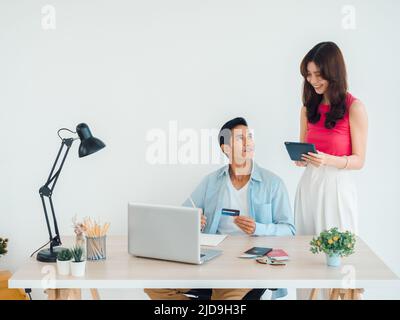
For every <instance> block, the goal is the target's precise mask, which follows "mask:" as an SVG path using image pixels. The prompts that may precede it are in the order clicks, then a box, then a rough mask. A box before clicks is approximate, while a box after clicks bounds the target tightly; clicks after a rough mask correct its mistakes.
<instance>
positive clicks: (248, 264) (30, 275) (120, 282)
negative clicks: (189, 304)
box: [9, 236, 400, 288]
mask: <svg viewBox="0 0 400 320" xmlns="http://www.w3.org/2000/svg"><path fill="white" fill-rule="evenodd" d="M311 238H312V237H311V236H296V237H248V236H235V237H233V236H228V237H227V238H226V239H225V240H224V241H223V242H222V243H221V244H220V245H219V246H218V247H217V249H221V250H223V254H222V255H221V256H219V257H217V258H215V259H213V260H212V261H209V262H207V263H205V264H203V265H190V264H184V263H177V262H170V261H161V260H154V259H146V258H137V257H133V256H131V255H129V254H128V252H127V237H126V236H110V237H108V238H107V260H104V261H95V262H91V261H88V262H87V266H86V275H85V276H84V277H82V278H75V277H72V276H59V275H57V272H56V264H46V263H41V262H38V261H36V260H35V259H34V258H32V259H30V260H29V261H28V262H27V263H26V264H25V265H24V266H22V267H21V268H20V269H19V270H17V272H16V273H14V275H13V276H12V278H11V279H10V281H9V286H10V287H11V288H211V287H212V288H370V287H381V288H388V287H400V282H399V278H398V277H397V276H396V275H395V274H394V273H393V272H392V271H391V270H390V269H389V268H388V267H387V266H386V265H385V264H384V263H383V262H382V260H380V259H379V258H378V257H377V256H376V255H375V253H374V252H373V251H372V250H371V249H370V248H369V247H368V246H367V245H366V244H365V243H364V241H362V240H361V239H358V240H357V243H356V253H355V254H353V255H351V256H350V257H347V258H343V259H342V266H341V267H339V268H333V267H328V266H327V265H326V260H325V255H324V254H318V255H314V254H312V253H311V252H310V251H309V247H310V246H309V242H310V240H311ZM63 240H64V241H63V242H64V243H65V245H66V246H68V245H69V244H71V241H72V240H73V238H72V237H66V238H64V239H63ZM253 246H261V247H271V248H281V249H284V250H285V251H286V252H287V253H288V254H289V256H290V261H289V262H288V264H287V265H286V266H270V265H263V264H260V263H257V262H256V261H255V260H248V259H240V258H238V257H237V256H238V255H240V254H241V253H242V252H244V251H246V250H247V249H249V248H251V247H253Z"/></svg>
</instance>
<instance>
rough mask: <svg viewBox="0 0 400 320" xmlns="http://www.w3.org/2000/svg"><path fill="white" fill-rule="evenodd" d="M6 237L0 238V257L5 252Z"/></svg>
mask: <svg viewBox="0 0 400 320" xmlns="http://www.w3.org/2000/svg"><path fill="white" fill-rule="evenodd" d="M7 244H8V239H3V238H0V257H1V256H2V255H4V254H6V253H7Z"/></svg>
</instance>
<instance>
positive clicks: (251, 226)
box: [234, 216, 256, 234]
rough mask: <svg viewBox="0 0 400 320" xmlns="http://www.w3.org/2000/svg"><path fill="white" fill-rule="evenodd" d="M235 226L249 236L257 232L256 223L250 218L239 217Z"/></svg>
mask: <svg viewBox="0 0 400 320" xmlns="http://www.w3.org/2000/svg"><path fill="white" fill-rule="evenodd" d="M234 222H235V224H236V225H237V226H238V227H239V228H240V229H242V230H243V231H244V232H246V233H247V234H253V233H254V232H255V231H256V222H255V221H254V220H253V219H252V218H249V217H245V216H237V217H236V218H235V220H234Z"/></svg>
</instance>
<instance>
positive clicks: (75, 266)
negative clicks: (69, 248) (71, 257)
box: [71, 260, 86, 277]
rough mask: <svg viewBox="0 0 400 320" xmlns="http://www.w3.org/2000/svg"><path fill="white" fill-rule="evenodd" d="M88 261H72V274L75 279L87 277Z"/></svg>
mask: <svg viewBox="0 0 400 320" xmlns="http://www.w3.org/2000/svg"><path fill="white" fill-rule="evenodd" d="M85 268H86V260H85V261H81V262H74V261H71V274H72V276H74V277H83V276H84V275H85Z"/></svg>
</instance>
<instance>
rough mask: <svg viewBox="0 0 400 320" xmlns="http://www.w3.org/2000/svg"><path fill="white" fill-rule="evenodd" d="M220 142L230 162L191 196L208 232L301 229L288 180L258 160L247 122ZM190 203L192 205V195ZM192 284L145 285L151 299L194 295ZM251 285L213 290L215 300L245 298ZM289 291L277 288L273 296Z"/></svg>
mask: <svg viewBox="0 0 400 320" xmlns="http://www.w3.org/2000/svg"><path fill="white" fill-rule="evenodd" d="M218 138H219V144H220V147H221V149H222V151H223V152H224V154H225V155H226V156H227V157H228V158H229V165H227V166H224V167H222V168H220V169H219V170H217V171H215V172H212V173H211V174H209V175H208V176H206V177H205V178H204V179H203V181H202V182H201V183H200V185H199V186H198V187H197V188H196V189H195V191H194V192H193V193H192V195H191V198H192V200H193V202H194V203H195V205H196V206H197V207H198V208H202V210H203V212H204V215H202V216H201V226H202V229H203V232H204V233H210V234H215V233H219V234H230V235H243V234H248V235H251V236H253V235H255V236H262V235H263V236H288V235H294V234H295V227H294V221H293V214H292V210H291V207H290V203H289V197H288V193H287V190H286V188H285V185H284V183H283V181H282V180H281V179H280V178H279V177H278V176H276V175H275V174H273V173H272V172H270V171H268V170H265V169H263V168H261V167H259V166H258V165H257V164H256V163H255V162H254V161H253V158H254V140H253V135H252V133H251V132H250V130H249V128H248V125H247V122H246V120H245V119H243V118H235V119H232V120H230V121H228V122H227V123H225V124H224V125H223V127H222V128H221V131H220V133H219V136H218ZM183 205H184V206H191V201H190V198H189V199H187V200H186V201H185V202H184V204H183ZM223 208H225V209H234V210H239V211H240V215H239V216H236V217H231V216H229V215H223V214H222V209H223ZM189 290H190V289H145V292H146V293H147V294H148V295H149V296H150V298H151V299H188V297H186V296H185V292H187V291H189ZM250 290H251V289H213V290H212V297H211V298H212V299H215V300H224V299H234V300H240V299H242V298H243V297H244V296H245V295H246V294H247V293H248V292H249V291H250ZM284 295H286V290H285V289H279V290H277V291H274V294H273V298H278V297H282V296H284Z"/></svg>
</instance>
